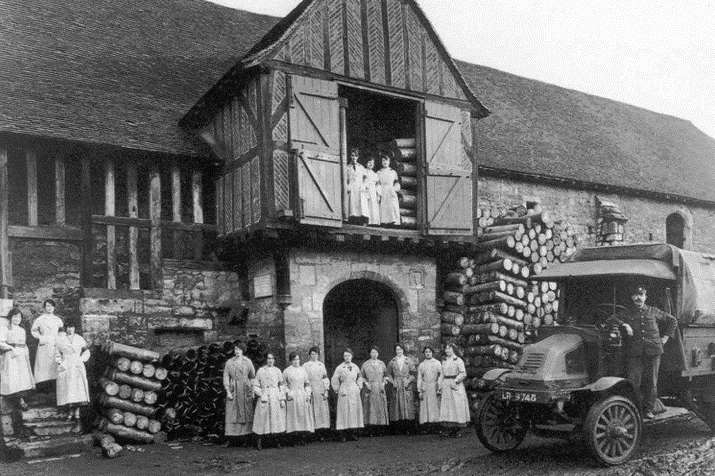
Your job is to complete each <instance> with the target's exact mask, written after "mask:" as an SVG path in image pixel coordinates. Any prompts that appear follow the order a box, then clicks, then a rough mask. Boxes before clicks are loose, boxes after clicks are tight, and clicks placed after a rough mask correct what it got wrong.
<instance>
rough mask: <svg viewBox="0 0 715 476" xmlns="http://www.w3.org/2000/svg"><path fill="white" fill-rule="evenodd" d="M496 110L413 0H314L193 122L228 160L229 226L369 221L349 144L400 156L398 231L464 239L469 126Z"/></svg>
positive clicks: (222, 204) (276, 31)
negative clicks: (352, 184)
mask: <svg viewBox="0 0 715 476" xmlns="http://www.w3.org/2000/svg"><path fill="white" fill-rule="evenodd" d="M487 114H488V111H487V110H486V109H485V108H484V107H483V106H482V105H481V103H479V101H478V100H477V99H476V98H475V97H474V95H473V94H472V92H471V91H470V89H469V88H468V86H467V85H466V83H465V81H464V79H463V78H462V76H461V74H460V73H459V71H458V70H457V68H456V66H455V64H454V62H453V61H452V59H451V57H450V56H449V55H448V54H447V52H446V51H445V49H444V47H443V45H442V44H441V42H440V40H439V38H438V37H437V35H436V33H435V32H434V30H433V29H432V27H431V25H430V24H429V22H428V21H427V19H426V17H425V16H424V14H423V12H422V11H421V10H420V8H419V6H418V5H417V4H416V2H413V1H406V0H349V1H347V0H312V1H307V0H306V1H304V2H302V3H301V4H300V5H299V6H298V7H296V9H294V10H293V12H291V13H290V14H289V15H288V16H287V17H285V18H284V19H282V20H281V21H279V22H278V23H277V24H276V25H275V26H274V27H273V28H272V29H271V30H270V31H269V32H268V33H267V34H266V35H265V36H264V38H263V39H262V40H261V41H259V42H258V43H257V44H256V45H255V46H254V47H253V48H252V49H251V50H250V51H249V52H248V53H247V54H246V55H245V56H244V58H243V59H242V60H241V61H240V62H239V63H238V64H237V65H236V66H235V67H234V68H233V69H232V70H231V71H229V72H228V73H227V74H226V75H225V76H224V78H223V79H222V80H221V81H219V83H218V84H217V85H216V86H215V87H214V88H213V89H212V90H211V91H210V92H209V93H208V94H207V95H205V96H204V97H203V98H202V100H201V101H199V103H198V104H197V105H196V106H194V108H193V109H192V110H191V111H190V112H189V113H188V114H187V116H186V117H185V118H184V121H183V124H184V126H186V127H188V128H190V129H194V130H196V131H197V132H198V133H199V135H201V137H202V138H203V139H204V140H205V141H206V142H208V143H209V145H211V147H212V149H213V151H214V153H215V155H216V156H217V157H218V158H220V159H221V160H222V161H223V163H224V173H223V175H222V176H221V177H220V178H219V179H218V180H217V182H216V197H217V225H218V230H219V233H221V234H224V235H228V234H231V233H235V232H241V233H244V232H249V231H252V230H255V229H257V228H271V227H275V226H276V225H277V224H279V225H280V226H279V228H285V225H286V223H293V224H295V225H311V226H322V227H329V228H342V229H351V230H354V229H355V227H354V225H356V224H357V225H358V226H359V225H364V224H366V223H362V222H360V220H357V221H356V220H355V217H354V216H350V214H349V213H350V212H349V211H348V206H347V202H348V200H349V197H348V192H347V191H346V190H347V182H346V180H347V178H346V176H347V174H346V168H347V165H348V157H349V151H350V150H352V149H353V148H358V149H359V150H360V151H361V159H360V161H361V163H362V164H363V165H365V163H366V162H367V161H368V160H369V159H370V158H373V159H376V160H375V162H376V170H379V169H380V167H381V164H380V159H379V157H380V156H381V154H387V155H388V156H389V157H391V162H390V166H391V168H393V169H395V170H396V173H397V175H398V178H399V179H398V182H397V183H396V184H395V185H396V187H397V188H398V189H399V192H398V200H399V222H398V223H397V224H391V225H392V226H391V228H399V229H403V230H412V233H416V234H419V235H422V236H455V235H456V236H463V237H464V236H467V237H468V236H470V235H471V234H472V230H473V227H472V209H473V206H472V205H473V197H474V196H475V194H474V193H473V188H474V185H473V181H472V177H473V175H474V173H473V172H474V166H475V165H474V161H473V160H472V158H473V155H474V154H473V149H472V144H473V141H472V127H473V126H474V123H476V120H477V119H479V118H481V117H484V116H486V115H487ZM378 224H380V222H379V223H378ZM381 230H382V231H381V232H385V231H386V230H385V229H381ZM357 231H358V232H362V231H363V230H359V229H358V230H357Z"/></svg>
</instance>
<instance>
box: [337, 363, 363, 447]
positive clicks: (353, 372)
mask: <svg viewBox="0 0 715 476" xmlns="http://www.w3.org/2000/svg"><path fill="white" fill-rule="evenodd" d="M352 361H353V351H352V350H350V349H345V351H344V352H343V363H342V364H340V365H338V366H337V368H336V369H335V372H334V373H333V378H332V379H331V381H330V383H331V384H332V387H333V391H334V392H335V393H337V394H338V406H337V416H336V419H335V429H336V430H338V431H341V435H340V440H341V441H345V440H346V433H349V434H350V437H351V438H352V439H353V440H357V438H358V437H357V431H356V430H357V429H358V428H363V427H364V426H365V424H364V421H363V413H362V401H361V400H360V389H361V388H362V385H363V380H362V376H361V375H360V368H359V367H358V366H357V365H355V364H354V363H353V362H352Z"/></svg>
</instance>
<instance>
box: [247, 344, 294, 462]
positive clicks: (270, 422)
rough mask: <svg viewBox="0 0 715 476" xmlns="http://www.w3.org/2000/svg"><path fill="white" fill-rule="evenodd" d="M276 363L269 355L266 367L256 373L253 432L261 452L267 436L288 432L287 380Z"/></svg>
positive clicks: (271, 355)
mask: <svg viewBox="0 0 715 476" xmlns="http://www.w3.org/2000/svg"><path fill="white" fill-rule="evenodd" d="M275 363H276V359H275V357H274V356H273V354H270V353H269V354H268V355H267V356H266V365H264V366H263V367H261V368H260V369H258V372H256V379H255V381H254V385H253V393H255V394H256V395H257V396H258V402H257V403H256V411H255V413H254V414H253V432H254V433H255V434H256V437H257V438H256V448H258V449H259V450H260V449H261V448H263V438H264V437H265V435H279V434H281V433H285V431H286V410H285V406H286V402H285V380H283V372H281V371H280V369H278V368H277V367H276V366H275Z"/></svg>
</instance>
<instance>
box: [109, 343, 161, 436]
mask: <svg viewBox="0 0 715 476" xmlns="http://www.w3.org/2000/svg"><path fill="white" fill-rule="evenodd" d="M102 350H103V351H104V352H105V353H106V354H108V355H109V362H110V366H108V367H107V369H106V371H105V373H104V376H103V377H100V378H99V380H98V383H99V387H100V392H101V395H100V397H99V404H100V407H101V410H100V412H101V414H102V418H101V420H100V422H99V425H98V427H99V429H100V431H102V432H105V433H109V434H111V435H113V436H115V437H117V438H120V439H121V440H125V441H133V442H139V443H152V442H153V441H154V435H156V434H157V433H159V431H161V423H160V422H159V421H158V420H156V419H155V417H156V415H157V410H158V407H157V402H158V400H159V395H160V392H161V390H162V381H164V380H165V379H166V378H167V374H168V373H167V370H166V369H164V368H162V367H158V366H157V365H155V363H156V362H157V361H158V360H159V357H160V355H159V354H157V353H156V352H152V351H150V350H145V349H140V348H137V347H132V346H128V345H124V344H118V343H116V342H108V343H106V344H105V345H104V346H103V349H102Z"/></svg>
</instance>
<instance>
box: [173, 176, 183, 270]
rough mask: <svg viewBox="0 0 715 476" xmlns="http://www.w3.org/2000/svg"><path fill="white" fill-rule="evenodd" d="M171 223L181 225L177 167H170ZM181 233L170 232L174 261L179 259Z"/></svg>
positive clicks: (179, 231) (179, 184)
mask: <svg viewBox="0 0 715 476" xmlns="http://www.w3.org/2000/svg"><path fill="white" fill-rule="evenodd" d="M171 221H172V222H174V223H181V170H180V169H179V166H178V165H176V164H173V165H172V166H171ZM182 236H183V232H182V231H181V230H174V231H173V232H172V242H173V245H174V259H181V257H182V256H181V254H182V253H181V238H182Z"/></svg>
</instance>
